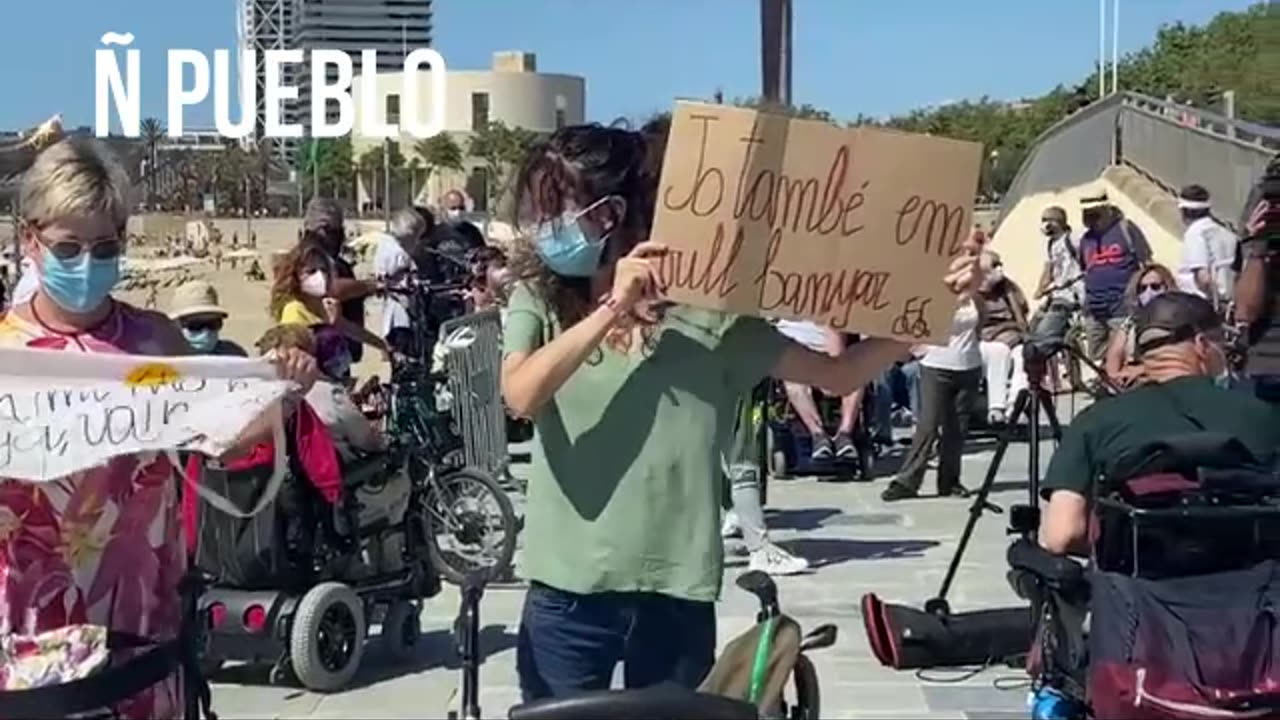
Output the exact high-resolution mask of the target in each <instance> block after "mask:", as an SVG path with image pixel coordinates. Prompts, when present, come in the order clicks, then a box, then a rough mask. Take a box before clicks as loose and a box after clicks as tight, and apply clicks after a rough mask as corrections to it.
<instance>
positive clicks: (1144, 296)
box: [1138, 289, 1162, 305]
mask: <svg viewBox="0 0 1280 720" xmlns="http://www.w3.org/2000/svg"><path fill="white" fill-rule="evenodd" d="M1161 294H1162V293H1161V292H1160V291H1159V290H1149V289H1148V290H1143V291H1142V292H1140V293H1138V304H1139V305H1146V304H1147V303H1149V302H1151V301H1152V300H1154V299H1155V298H1157V297H1160V295H1161Z"/></svg>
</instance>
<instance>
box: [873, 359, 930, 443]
mask: <svg viewBox="0 0 1280 720" xmlns="http://www.w3.org/2000/svg"><path fill="white" fill-rule="evenodd" d="M874 385H875V408H874V410H875V436H876V437H877V438H880V439H888V438H890V437H892V436H893V422H892V416H893V405H894V401H895V400H897V401H900V402H905V404H906V405H907V407H909V408H910V409H911V414H912V415H914V416H916V417H919V416H920V363H919V362H917V361H915V360H912V361H910V362H907V363H902V364H895V365H893V366H891V367H890V368H889V369H887V370H885V371H884V372H883V373H881V374H880V377H878V378H876V380H875V383H874Z"/></svg>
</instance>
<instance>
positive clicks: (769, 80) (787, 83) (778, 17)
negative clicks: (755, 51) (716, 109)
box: [760, 0, 791, 106]
mask: <svg viewBox="0 0 1280 720" xmlns="http://www.w3.org/2000/svg"><path fill="white" fill-rule="evenodd" d="M760 69H761V81H762V88H761V93H760V95H761V99H762V100H763V101H764V102H765V103H766V104H776V105H782V106H789V105H790V104H791V0H760Z"/></svg>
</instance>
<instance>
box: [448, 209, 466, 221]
mask: <svg viewBox="0 0 1280 720" xmlns="http://www.w3.org/2000/svg"><path fill="white" fill-rule="evenodd" d="M444 217H445V219H446V220H448V221H449V222H458V221H459V220H461V219H462V209H461V208H448V209H447V210H445V211H444Z"/></svg>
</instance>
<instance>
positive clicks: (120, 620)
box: [0, 303, 186, 719]
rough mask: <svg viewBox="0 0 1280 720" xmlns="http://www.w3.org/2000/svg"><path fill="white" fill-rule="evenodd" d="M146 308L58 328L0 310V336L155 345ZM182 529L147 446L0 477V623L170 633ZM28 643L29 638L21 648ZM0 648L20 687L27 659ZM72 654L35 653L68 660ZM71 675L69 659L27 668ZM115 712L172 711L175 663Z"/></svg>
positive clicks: (40, 342)
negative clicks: (70, 468)
mask: <svg viewBox="0 0 1280 720" xmlns="http://www.w3.org/2000/svg"><path fill="white" fill-rule="evenodd" d="M154 317H155V316H153V315H150V314H144V313H142V312H141V311H139V310H136V309H134V308H132V307H129V306H127V305H123V304H119V303H117V304H116V306H115V309H114V310H113V312H112V315H111V316H109V317H108V319H107V320H106V322H104V323H103V324H102V325H101V326H100V327H99V328H98V329H97V330H95V331H93V332H91V333H87V334H83V335H74V336H72V335H62V334H59V333H57V332H55V331H53V330H50V329H47V328H45V327H43V326H42V325H40V324H38V323H36V322H32V321H31V320H27V319H25V318H22V317H19V316H18V315H17V314H16V313H14V312H9V313H7V314H6V315H4V316H3V317H2V318H0V347H4V348H21V347H28V348H43V349H47V350H57V351H63V352H87V353H125V354H133V355H162V354H165V353H164V349H165V348H164V344H163V342H162V341H161V339H160V337H161V326H160V325H159V324H158V323H157V321H156V320H155V319H154ZM185 570H186V558H185V539H184V537H183V535H182V532H181V525H180V518H179V513H178V493H177V486H176V483H175V481H174V475H173V472H172V468H171V465H170V463H169V461H168V459H167V458H166V457H164V456H163V455H159V454H156V453H138V454H134V455H128V456H122V457H118V458H115V459H114V460H112V461H111V462H109V463H108V464H107V465H106V466H103V467H97V468H93V469H90V470H85V471H82V472H78V473H75V474H73V475H69V476H67V477H64V478H61V479H59V480H55V481H52V482H48V483H31V482H25V481H21V480H14V479H0V582H2V583H3V592H2V593H0V634H2V635H3V636H11V635H12V634H17V635H18V636H31V635H35V634H38V633H44V632H47V631H51V630H56V629H58V628H62V627H64V626H67V625H85V624H87V625H96V626H102V627H107V628H110V629H111V630H114V631H120V632H125V633H130V634H133V635H136V636H142V637H146V638H151V639H155V640H168V639H172V638H174V637H176V636H177V634H178V630H179V627H180V623H181V603H180V599H179V595H178V583H179V581H180V580H181V578H182V576H183V574H184V572H185ZM31 650H34V648H32V647H31V646H30V644H28V651H31ZM21 655H22V653H20V652H12V653H10V654H9V659H10V661H11V662H10V663H8V664H6V663H4V662H3V659H2V658H0V688H3V687H9V688H17V687H22V686H23V685H24V684H25V683H24V681H23V678H22V677H19V675H26V674H29V673H31V672H32V669H31V665H30V658H27V659H24V658H22V657H21ZM76 657H77V655H76V653H75V652H74V651H73V652H70V653H66V654H65V655H61V656H55V658H58V659H51V660H45V659H42V658H36V661H37V662H43V663H44V664H45V665H46V666H48V665H50V664H51V663H59V662H61V663H65V664H70V663H72V662H74V660H73V659H74V658H76ZM35 674H37V675H41V674H43V675H45V676H56V677H73V676H75V675H76V674H77V668H74V667H52V668H50V667H43V668H37V670H36V671H35ZM115 710H116V712H117V713H118V714H119V716H120V717H122V718H130V719H132V718H176V717H180V716H181V713H182V692H181V684H180V682H179V678H178V676H177V675H176V674H175V675H173V676H170V677H169V678H168V679H167V680H165V681H163V682H161V683H158V684H156V685H154V686H152V687H151V688H149V689H147V690H146V691H144V692H142V693H140V694H139V695H137V696H135V697H133V698H130V699H128V700H125V701H123V702H121V703H120V704H118V705H117V706H116V708H115Z"/></svg>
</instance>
